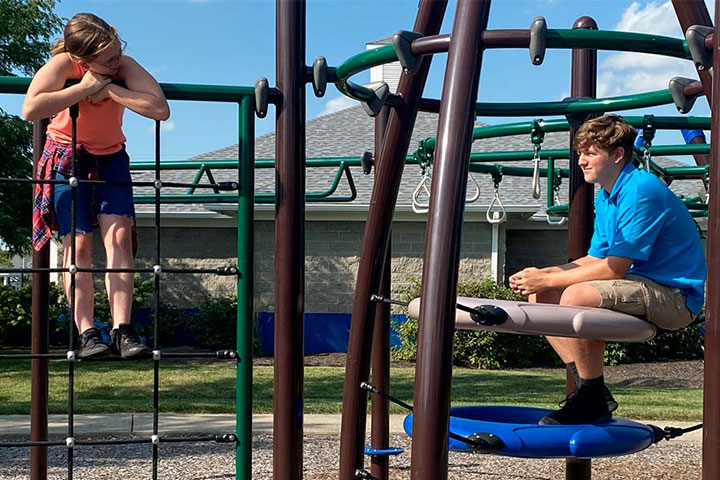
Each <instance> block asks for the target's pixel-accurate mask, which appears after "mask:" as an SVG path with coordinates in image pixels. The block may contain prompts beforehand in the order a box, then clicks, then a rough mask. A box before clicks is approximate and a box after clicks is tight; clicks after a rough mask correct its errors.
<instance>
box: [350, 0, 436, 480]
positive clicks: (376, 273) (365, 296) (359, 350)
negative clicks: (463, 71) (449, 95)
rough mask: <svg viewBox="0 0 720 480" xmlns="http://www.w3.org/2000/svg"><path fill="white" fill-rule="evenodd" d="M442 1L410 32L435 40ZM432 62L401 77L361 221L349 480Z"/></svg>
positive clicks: (359, 453)
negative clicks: (408, 159)
mask: <svg viewBox="0 0 720 480" xmlns="http://www.w3.org/2000/svg"><path fill="white" fill-rule="evenodd" d="M446 6H447V1H446V0H422V1H421V2H420V7H419V9H418V14H417V18H416V20H415V25H414V27H413V30H414V31H416V32H419V33H422V34H423V35H437V34H438V32H439V31H440V25H441V24H442V19H443V17H444V15H445V8H446ZM430 61H431V58H430V57H427V58H425V59H423V61H422V63H421V66H420V69H419V70H418V71H417V73H415V75H407V74H404V73H403V74H402V75H401V76H400V84H399V85H398V90H397V91H398V93H399V94H400V95H401V96H402V98H403V99H404V102H403V104H402V105H400V106H398V107H395V108H393V109H392V111H391V112H390V116H389V118H388V123H387V129H386V131H385V138H384V141H383V145H382V148H381V149H380V154H379V155H378V161H377V166H376V171H375V184H374V185H373V193H372V197H371V200H370V211H369V212H368V217H367V221H366V222H365V234H364V237H363V246H362V253H361V256H360V266H359V268H358V276H357V284H356V286H355V298H354V300H353V313H352V322H351V324H350V338H349V341H348V354H347V362H346V367H345V388H344V390H343V413H342V426H341V439H340V478H341V479H342V480H352V479H354V478H355V469H357V468H362V466H363V445H364V444H365V421H366V417H367V412H366V409H367V394H366V393H365V392H364V391H363V390H361V389H360V383H361V382H363V381H366V380H367V379H368V376H369V374H370V351H371V348H370V346H371V343H370V342H371V340H370V339H371V337H372V331H373V314H374V312H375V308H374V307H375V305H374V304H373V303H372V302H371V301H370V296H371V295H372V294H374V293H377V291H378V288H379V286H380V275H381V272H382V271H383V265H384V262H385V250H386V247H387V245H388V239H389V237H390V226H391V224H392V218H393V214H394V212H395V203H396V201H397V195H398V190H399V188H400V179H401V177H402V172H403V168H404V166H405V155H406V154H407V150H408V147H409V145H410V136H411V134H412V128H413V125H414V124H415V116H416V115H417V110H418V102H419V100H420V97H421V95H422V91H423V88H424V87H425V81H426V80H427V74H428V70H429V69H430Z"/></svg>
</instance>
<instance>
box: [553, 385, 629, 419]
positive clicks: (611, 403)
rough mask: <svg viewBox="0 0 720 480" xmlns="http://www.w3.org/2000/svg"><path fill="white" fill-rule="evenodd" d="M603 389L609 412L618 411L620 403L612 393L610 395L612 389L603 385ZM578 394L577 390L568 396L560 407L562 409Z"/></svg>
mask: <svg viewBox="0 0 720 480" xmlns="http://www.w3.org/2000/svg"><path fill="white" fill-rule="evenodd" d="M602 388H603V392H602V393H603V396H604V397H605V402H606V403H607V407H608V412H610V413H612V412H614V411H615V410H617V409H618V402H617V401H616V400H615V397H613V395H612V393H610V389H609V388H608V387H607V385H603V387H602ZM576 392H577V390H575V391H574V392H573V393H571V394H570V395H568V396H567V398H565V400H563V401H562V402H560V406H561V407H562V406H563V405H565V402H567V401H568V399H569V398H570V397H572V396H573V395H575V393H576Z"/></svg>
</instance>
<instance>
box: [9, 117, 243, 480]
mask: <svg viewBox="0 0 720 480" xmlns="http://www.w3.org/2000/svg"><path fill="white" fill-rule="evenodd" d="M69 111H70V118H71V125H72V152H71V153H72V156H71V178H70V179H67V180H55V179H52V180H40V179H28V178H17V179H12V178H0V183H10V182H13V183H16V184H55V185H56V184H65V185H70V187H71V202H70V217H71V227H70V231H71V232H72V235H71V236H70V242H71V243H70V265H69V266H68V267H66V268H13V269H0V272H2V273H21V274H22V273H48V272H57V273H61V272H62V273H64V272H67V273H70V288H69V295H68V296H69V299H68V300H69V303H70V318H71V319H74V318H75V311H76V298H75V297H76V295H75V290H76V275H75V274H77V273H152V274H154V279H155V285H154V293H155V304H154V305H153V324H154V335H153V337H154V345H153V352H152V357H151V358H152V361H153V428H152V435H151V436H150V438H149V439H148V438H129V439H113V440H76V439H75V435H74V423H75V422H74V414H75V405H74V399H75V389H74V386H75V375H74V373H75V361H76V360H77V358H76V355H75V352H74V344H75V325H74V323H75V322H74V321H71V322H70V328H69V335H68V351H67V352H65V353H64V354H57V353H45V354H29V355H28V354H4V355H0V359H66V360H68V423H67V436H66V438H65V440H64V441H30V442H2V443H0V447H6V448H18V447H54V446H62V447H66V448H67V449H68V454H67V457H68V464H67V465H68V473H67V478H68V480H72V479H73V465H74V453H73V452H74V447H76V446H79V445H127V444H141V443H150V444H152V449H153V457H152V459H153V466H152V472H153V473H152V478H153V480H156V479H157V465H158V445H159V443H160V442H161V441H162V442H163V443H179V442H211V441H212V442H219V443H235V444H236V445H237V442H238V438H237V436H236V435H235V434H221V435H210V436H196V437H161V436H160V435H159V428H158V424H159V364H160V360H161V359H162V358H163V357H165V358H199V357H204V358H216V359H218V360H235V361H236V362H240V361H241V359H240V358H239V357H238V354H237V351H235V350H218V351H216V352H212V353H210V352H207V353H162V352H161V351H160V350H159V346H158V323H159V311H158V308H159V305H160V274H161V273H177V274H186V273H187V274H215V275H221V276H233V275H240V272H239V271H238V268H237V266H223V267H218V268H211V269H208V268H203V269H183V268H166V267H163V265H162V264H161V256H160V203H161V197H160V190H161V189H162V188H167V187H181V188H193V189H195V188H211V189H213V190H214V191H215V192H219V191H237V190H238V189H239V182H238V181H232V182H218V183H215V182H214V179H212V180H211V181H212V183H210V184H197V183H180V182H166V183H163V181H162V180H161V178H160V171H161V169H160V121H156V122H155V169H154V170H155V180H154V181H152V182H148V181H131V182H114V181H105V180H85V179H78V178H77V177H76V175H77V148H76V145H77V117H78V114H79V104H75V105H72V106H71V107H69ZM83 184H86V185H110V186H137V187H152V188H154V189H155V225H154V226H155V264H154V266H153V267H152V268H79V267H77V258H76V236H77V209H76V205H77V187H78V186H79V185H83Z"/></svg>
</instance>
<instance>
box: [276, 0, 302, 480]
mask: <svg viewBox="0 0 720 480" xmlns="http://www.w3.org/2000/svg"><path fill="white" fill-rule="evenodd" d="M276 32H277V33H276V36H277V39H276V44H277V47H276V50H277V51H276V55H277V57H276V70H277V89H278V91H279V93H280V95H279V96H280V99H279V104H278V105H277V107H276V111H277V114H276V132H277V139H276V142H277V143H276V146H275V158H276V162H275V163H276V167H275V168H276V172H275V195H276V206H275V349H274V350H275V378H274V390H273V395H274V396H273V411H274V418H273V478H275V479H276V480H298V479H301V478H302V472H303V449H302V442H303V312H304V304H305V76H304V73H305V68H306V67H305V0H297V1H292V2H290V1H283V0H278V2H277V7H276Z"/></svg>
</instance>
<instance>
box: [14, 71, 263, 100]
mask: <svg viewBox="0 0 720 480" xmlns="http://www.w3.org/2000/svg"><path fill="white" fill-rule="evenodd" d="M31 80H32V78H27V77H0V93H19V94H23V95H24V94H25V93H26V92H27V89H28V87H29V86H30V81H31ZM160 88H162V91H163V92H164V93H165V98H167V99H168V100H196V101H205V102H240V101H241V100H242V99H243V98H246V97H253V96H254V95H255V89H254V88H253V87H237V86H232V85H196V84H190V83H161V84H160Z"/></svg>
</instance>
